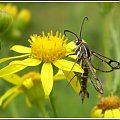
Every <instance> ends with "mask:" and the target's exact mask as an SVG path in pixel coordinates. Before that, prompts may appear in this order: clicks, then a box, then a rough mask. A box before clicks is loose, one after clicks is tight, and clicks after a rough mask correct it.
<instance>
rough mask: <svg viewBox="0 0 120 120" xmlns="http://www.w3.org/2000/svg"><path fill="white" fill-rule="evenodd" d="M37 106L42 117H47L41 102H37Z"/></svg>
mask: <svg viewBox="0 0 120 120" xmlns="http://www.w3.org/2000/svg"><path fill="white" fill-rule="evenodd" d="M36 104H37V107H38V108H39V110H40V112H41V113H42V115H43V117H45V118H49V115H48V112H47V111H46V108H45V106H44V104H43V103H41V101H40V102H37V103H36Z"/></svg>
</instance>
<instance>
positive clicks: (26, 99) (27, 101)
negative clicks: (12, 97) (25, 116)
mask: <svg viewBox="0 0 120 120" xmlns="http://www.w3.org/2000/svg"><path fill="white" fill-rule="evenodd" d="M25 101H26V104H27V106H28V107H31V106H32V103H31V102H30V100H29V98H28V97H27V96H25Z"/></svg>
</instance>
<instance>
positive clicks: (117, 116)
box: [112, 109, 120, 118]
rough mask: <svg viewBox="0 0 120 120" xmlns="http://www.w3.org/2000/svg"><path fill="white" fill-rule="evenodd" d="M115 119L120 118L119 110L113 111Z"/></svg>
mask: <svg viewBox="0 0 120 120" xmlns="http://www.w3.org/2000/svg"><path fill="white" fill-rule="evenodd" d="M112 113H113V118H120V110H119V109H112Z"/></svg>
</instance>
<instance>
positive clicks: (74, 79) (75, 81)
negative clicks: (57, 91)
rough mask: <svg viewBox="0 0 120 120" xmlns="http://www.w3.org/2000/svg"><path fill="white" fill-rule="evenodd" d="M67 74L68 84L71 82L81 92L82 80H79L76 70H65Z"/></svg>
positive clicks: (76, 90)
mask: <svg viewBox="0 0 120 120" xmlns="http://www.w3.org/2000/svg"><path fill="white" fill-rule="evenodd" d="M63 72H64V74H65V76H66V77H67V78H66V79H67V80H68V84H69V83H70V84H71V86H72V87H73V89H74V90H75V92H77V93H79V92H80V89H81V86H80V82H79V81H78V79H77V77H76V76H75V73H74V72H72V71H71V72H70V74H69V72H68V71H63Z"/></svg>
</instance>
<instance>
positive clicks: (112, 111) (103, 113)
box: [91, 96, 120, 118]
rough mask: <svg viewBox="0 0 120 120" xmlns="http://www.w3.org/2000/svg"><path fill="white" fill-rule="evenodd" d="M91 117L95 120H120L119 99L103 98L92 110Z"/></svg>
mask: <svg viewBox="0 0 120 120" xmlns="http://www.w3.org/2000/svg"><path fill="white" fill-rule="evenodd" d="M91 115H92V117H95V118H120V98H119V97H118V96H109V97H103V98H102V99H101V100H100V101H99V103H98V104H97V105H96V106H95V107H94V108H93V110H92V113H91Z"/></svg>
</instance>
